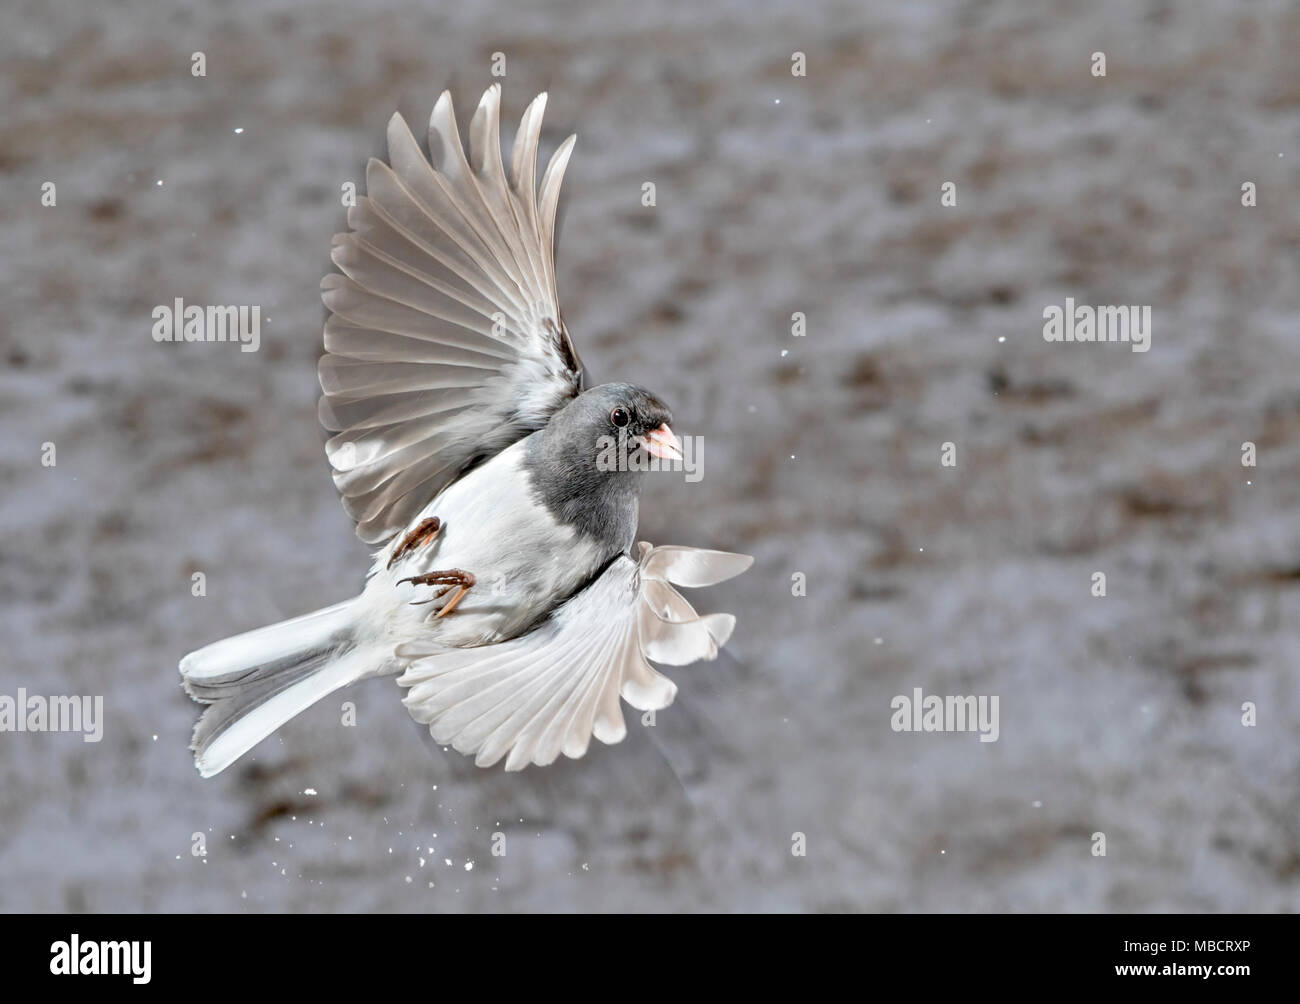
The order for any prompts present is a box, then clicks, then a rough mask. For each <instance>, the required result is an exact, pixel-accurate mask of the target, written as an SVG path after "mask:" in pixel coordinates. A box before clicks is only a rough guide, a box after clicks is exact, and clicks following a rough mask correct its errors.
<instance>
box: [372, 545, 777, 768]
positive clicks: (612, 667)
mask: <svg viewBox="0 0 1300 1004" xmlns="http://www.w3.org/2000/svg"><path fill="white" fill-rule="evenodd" d="M637 546H638V548H639V549H640V560H639V561H634V560H633V559H632V558H630V557H628V556H626V555H622V556H620V557H618V558H617V559H615V560H614V562H613V563H612V564H611V565H609V567H608V568H606V569H605V571H604V572H603V573H601V574H600V575H599V576H598V577H597V578H596V579H595V580H593V581H592V583H591V584H590V585H589V586H587V587H586V588H585V589H584V590H582V592H580V593H578V594H577V595H576V596H574V597H572V598H571V599H569V600H568V601H567V602H565V603H564V604H562V605H561V606H560V607H559V608H557V609H556V611H555V612H554V613H553V614H552V615H551V616H550V617H549V618H548V619H547V620H546V621H544V622H543V623H542V624H540V625H539V626H538V627H536V628H534V629H533V630H532V631H529V632H528V633H527V634H525V635H522V636H520V637H519V638H515V639H512V640H511V641H507V642H502V643H500V644H497V645H485V646H483V647H481V648H468V649H454V648H444V647H440V646H437V645H435V644H433V643H431V642H423V641H420V642H411V643H408V644H405V645H402V646H400V647H399V648H398V649H397V656H398V658H399V659H400V660H401V661H402V662H403V663H404V664H405V672H404V673H403V674H402V675H401V676H400V677H398V680H397V682H398V683H399V684H400V685H402V686H404V687H408V688H410V689H409V690H408V692H407V694H406V696H405V697H403V698H402V703H403V704H405V705H406V707H407V710H409V711H410V712H411V716H412V717H413V718H414V719H415V720H416V721H417V722H422V723H425V724H427V725H428V726H429V731H430V732H432V733H433V737H434V739H435V740H436V741H438V742H439V743H447V744H449V745H451V746H453V747H454V748H455V749H456V750H458V751H459V752H461V753H470V754H474V758H475V759H474V762H475V763H477V764H478V765H479V766H480V767H490V766H491V765H492V764H494V763H496V762H497V761H498V760H500V759H501V758H502V757H503V756H504V757H506V770H522V769H523V768H524V767H526V766H527V765H528V764H529V763H535V764H538V765H545V764H549V763H551V762H553V761H554V760H555V758H556V757H558V756H559V755H560V754H561V753H563V754H564V755H565V756H568V757H574V758H577V757H580V756H582V755H583V754H584V753H586V752H587V745H588V743H589V742H590V741H591V737H592V735H595V737H596V738H597V739H599V740H600V741H601V742H603V743H616V742H619V741H620V740H622V738H623V737H624V736H625V735H626V734H627V727H626V725H625V724H624V723H623V713H622V710H621V708H620V706H619V697H620V696H622V698H623V699H624V700H626V701H627V702H628V703H629V704H630V705H632V707H634V708H637V709H639V710H642V711H648V710H650V709H658V708H666V707H667V706H668V705H669V704H671V703H672V700H673V697H674V696H675V695H676V693H677V687H676V686H675V685H674V684H673V682H672V681H671V680H669V679H668V678H667V677H665V676H663V675H661V674H660V673H658V672H657V671H656V670H655V669H653V668H652V667H651V666H650V664H649V662H648V661H647V660H653V661H654V662H658V663H663V664H665V665H669V666H682V665H685V664H686V663H688V662H694V661H695V660H697V659H713V658H715V657H716V656H717V654H718V649H719V648H721V647H722V646H723V645H725V644H726V642H727V639H728V638H729V637H730V636H731V630H732V628H733V627H734V626H735V623H736V619H735V618H734V617H733V616H732V615H731V614H709V615H707V616H705V617H700V616H698V615H697V614H696V613H695V610H694V609H693V608H692V607H691V605H690V603H688V602H687V601H686V599H685V598H684V597H683V596H682V595H681V594H680V593H679V592H677V590H675V589H674V588H673V587H672V583H676V584H677V585H679V586H691V587H694V586H710V585H713V584H715V583H718V582H722V581H723V580H725V579H729V578H731V577H732V576H734V575H739V574H740V573H741V572H743V571H744V570H745V569H746V568H748V567H749V566H750V565H751V564H752V563H753V561H754V559H753V558H751V557H749V556H748V555H744V554H728V553H727V552H725V551H702V550H698V549H696V548H692V547H651V546H650V545H649V544H647V543H644V542H642V543H640V544H638V545H637Z"/></svg>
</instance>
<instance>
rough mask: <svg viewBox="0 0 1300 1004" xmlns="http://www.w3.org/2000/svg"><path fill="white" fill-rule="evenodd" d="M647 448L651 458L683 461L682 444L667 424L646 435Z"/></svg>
mask: <svg viewBox="0 0 1300 1004" xmlns="http://www.w3.org/2000/svg"><path fill="white" fill-rule="evenodd" d="M645 448H646V452H647V453H649V454H650V456H652V457H658V458H659V459H660V460H681V459H682V442H681V440H680V439H678V438H677V437H676V436H674V435H673V430H672V429H670V428H668V425H667V423H664V424H663V425H661V426H659V428H657V429H655V430H654V431H652V432H649V433H647V434H646V437H645Z"/></svg>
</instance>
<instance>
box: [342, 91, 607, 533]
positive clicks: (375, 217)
mask: <svg viewBox="0 0 1300 1004" xmlns="http://www.w3.org/2000/svg"><path fill="white" fill-rule="evenodd" d="M545 107H546V95H545V94H541V95H538V97H537V98H535V99H534V100H533V102H532V104H530V105H529V106H528V109H527V111H525V112H524V116H523V120H522V121H521V122H520V124H519V131H518V133H517V134H516V137H515V144H514V150H513V153H512V156H511V164H510V175H509V179H507V177H506V173H505V168H504V165H503V164H502V160H501V140H500V126H499V120H500V113H501V89H500V86H499V85H497V84H493V85H492V86H491V87H490V88H489V89H488V91H487V93H485V94H484V95H483V100H482V101H480V102H479V106H478V111H476V112H475V113H474V118H473V121H472V122H471V124H470V156H469V160H468V161H467V160H466V159H465V153H464V150H463V149H462V147H461V141H460V134H459V133H458V132H457V130H456V119H455V116H454V114H453V111H452V105H451V96H450V95H449V94H448V93H446V92H444V93H443V95H442V97H440V98H439V99H438V103H437V105H435V106H434V109H433V114H432V116H431V117H430V119H429V150H430V159H426V158H425V156H424V153H423V152H422V151H421V150H420V147H419V145H418V144H417V143H416V141H415V138H414V137H413V136H412V135H411V131H410V129H409V128H408V127H407V125H406V122H405V120H404V119H403V118H402V117H401V116H400V115H394V116H393V117H392V119H391V120H390V121H389V123H388V157H389V163H388V164H385V163H384V162H383V161H381V160H377V159H374V158H372V159H371V160H370V163H369V164H368V165H367V166H366V195H365V196H364V197H362V198H359V199H358V200H357V204H356V205H355V206H353V207H352V208H351V209H349V211H348V226H349V227H350V228H351V229H350V232H349V233H344V234H337V235H335V237H334V246H333V252H332V255H331V257H332V258H333V261H334V264H335V265H337V266H338V268H339V269H340V270H341V271H342V273H343V274H342V275H339V274H337V273H331V274H330V275H327V276H326V277H325V278H324V279H323V280H322V281H321V290H322V294H321V295H322V299H324V301H325V305H326V307H328V308H329V310H330V317H329V319H328V320H327V321H326V322H325V349H326V352H325V355H324V356H322V357H321V360H320V365H319V373H320V382H321V389H322V390H323V391H324V392H325V393H324V396H323V397H322V398H321V400H320V409H319V410H320V420H321V424H322V425H324V426H325V428H326V429H329V430H331V431H334V432H336V433H337V435H335V436H333V437H332V438H331V439H330V440H329V442H328V443H327V444H326V447H325V450H326V454H327V455H328V457H329V460H330V464H331V466H332V467H333V468H334V483H335V484H336V485H337V486H338V489H339V491H340V492H341V493H342V495H343V507H344V508H345V509H346V510H347V511H348V514H349V515H350V516H351V517H352V518H353V519H354V520H356V523H357V535H358V536H359V537H360V538H361V539H362V540H364V541H366V542H368V543H380V542H382V541H384V540H387V539H388V538H389V537H391V536H393V535H394V534H395V533H397V532H398V531H400V530H402V529H403V528H405V527H406V525H407V524H408V523H409V522H410V520H411V519H412V518H413V517H414V516H415V515H416V513H418V512H419V510H420V509H421V508H422V507H423V506H424V505H425V504H426V503H428V501H429V500H430V499H431V498H432V497H433V496H434V495H435V494H437V493H438V492H439V491H441V490H442V489H443V488H444V487H446V486H447V485H448V484H450V483H451V482H452V481H454V480H456V478H458V477H459V476H460V475H461V474H463V473H464V472H465V471H466V470H468V469H469V468H470V467H472V466H474V465H475V464H477V463H479V462H480V461H482V460H484V459H487V458H488V457H490V456H492V455H493V454H495V453H497V452H499V451H500V450H502V449H504V448H505V447H507V446H509V445H510V444H511V443H513V442H515V441H516V440H518V439H520V438H522V437H523V436H525V435H527V434H528V433H529V432H532V431H533V430H534V429H538V428H541V427H542V426H543V425H545V424H546V421H547V419H548V417H549V416H550V415H551V414H552V413H553V412H554V411H556V410H557V409H559V408H560V407H562V406H563V405H564V404H565V403H566V402H567V401H568V400H569V399H570V398H572V397H574V396H575V395H576V394H577V393H578V392H579V391H580V389H581V385H582V366H581V363H580V362H579V360H578V356H577V354H576V352H575V351H574V349H573V344H572V342H571V341H570V340H569V335H568V332H567V331H566V330H565V327H564V321H563V320H562V319H561V317H560V308H559V305H558V303H557V299H556V290H555V260H554V236H555V210H556V206H557V204H558V201H559V193H560V181H561V179H562V178H563V176H564V169H565V167H566V166H567V164H568V162H569V154H570V152H571V151H572V150H573V143H574V140H575V137H573V136H570V137H569V138H568V139H567V140H565V141H564V143H563V144H561V146H560V148H559V149H558V150H557V151H556V152H555V155H554V156H553V157H552V158H551V161H550V164H549V165H548V166H547V168H546V171H545V173H544V174H543V176H542V183H541V190H540V193H539V192H538V191H536V189H535V185H534V175H535V171H536V165H537V147H538V142H539V139H540V136H541V128H542V112H543V110H544V109H545ZM430 160H431V161H432V162H430Z"/></svg>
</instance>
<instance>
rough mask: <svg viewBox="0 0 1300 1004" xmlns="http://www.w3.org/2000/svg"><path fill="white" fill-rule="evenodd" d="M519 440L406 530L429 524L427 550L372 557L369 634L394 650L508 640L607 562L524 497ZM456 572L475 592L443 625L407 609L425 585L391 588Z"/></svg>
mask: <svg viewBox="0 0 1300 1004" xmlns="http://www.w3.org/2000/svg"><path fill="white" fill-rule="evenodd" d="M525 448H526V447H525V444H524V442H523V441H521V442H519V443H516V444H514V445H513V446H511V447H509V448H508V449H506V450H504V451H502V452H501V453H500V454H498V455H497V456H496V457H494V458H492V459H491V460H490V461H488V462H487V463H485V464H484V465H483V466H481V467H478V468H476V469H475V470H474V471H472V472H470V473H469V474H468V475H466V476H465V477H463V478H461V479H460V480H459V481H457V482H456V483H454V484H452V485H450V486H448V488H447V489H446V490H445V491H443V493H442V494H441V495H439V496H438V497H437V498H436V499H434V500H433V501H432V502H430V503H429V505H427V506H426V507H425V508H424V509H423V510H422V511H421V512H420V514H419V515H418V516H417V517H416V518H415V519H414V520H413V521H412V523H411V525H412V526H415V525H418V524H419V523H420V522H421V521H422V520H424V519H426V518H428V517H430V516H437V517H438V519H439V520H441V522H442V528H441V531H440V532H439V534H438V536H437V538H436V539H435V540H434V541H433V542H432V543H430V544H428V545H427V546H426V547H423V548H421V549H419V550H418V551H416V552H413V553H410V554H408V555H407V556H406V557H404V558H403V559H401V560H399V561H398V562H397V563H396V564H394V565H393V567H392V568H391V569H387V568H386V567H385V566H386V565H387V564H388V560H389V558H390V556H391V555H392V552H393V549H394V548H395V547H396V546H397V545H398V543H399V542H400V540H401V538H402V537H404V536H405V534H402V535H401V536H399V537H398V538H397V539H396V540H394V541H391V542H390V543H389V545H388V546H386V547H384V548H383V550H381V551H380V552H378V553H377V554H376V556H375V564H374V566H373V567H372V569H371V579H370V582H369V583H368V584H367V586H366V592H365V595H366V600H367V602H368V603H370V604H371V605H372V611H373V614H374V615H375V616H374V617H372V618H371V620H372V622H374V623H375V625H376V628H377V629H379V630H380V631H382V633H384V634H388V635H390V636H392V638H391V640H392V641H393V642H394V644H400V643H401V642H402V641H409V640H412V639H414V638H416V637H426V638H427V637H430V635H431V636H432V638H433V640H436V641H438V642H440V643H442V644H446V645H453V646H457V647H463V646H467V645H482V644H487V643H490V642H495V641H502V640H504V639H506V638H513V637H515V636H516V635H518V634H519V633H520V632H522V631H523V630H524V629H526V628H527V627H529V626H531V625H532V624H533V623H534V622H535V621H536V620H537V619H538V618H540V617H541V616H543V615H544V614H546V613H547V612H549V611H550V609H551V608H552V607H553V606H554V605H555V604H556V603H557V602H558V601H560V600H562V599H564V598H566V597H567V596H568V595H569V594H571V593H572V592H573V590H575V589H576V588H578V587H579V586H580V585H582V584H583V583H584V582H586V581H587V579H589V578H590V577H591V576H592V575H593V574H594V573H595V572H596V571H597V570H598V569H599V568H600V567H601V566H603V565H604V563H605V562H606V561H607V560H608V558H609V557H610V555H609V554H607V553H606V548H605V547H604V545H602V544H600V543H598V542H595V541H591V540H589V539H588V538H585V537H582V536H580V535H579V534H578V533H577V531H576V530H574V529H573V528H571V527H568V526H563V525H561V524H560V523H559V522H557V521H556V519H555V517H553V516H552V515H551V514H550V512H549V511H548V510H547V509H546V507H545V506H543V505H542V504H541V502H540V501H538V500H537V499H536V498H535V497H534V495H533V493H532V492H531V490H530V487H529V485H530V481H529V477H528V474H527V471H526V470H525V469H524V467H523V463H522V462H523V457H524V450H525ZM453 568H457V569H461V570H463V571H467V572H470V573H472V574H473V575H474V577H475V580H476V582H475V585H474V587H473V588H472V589H471V590H470V591H469V593H468V594H467V595H466V596H465V597H464V598H463V599H462V600H461V602H460V603H459V604H458V605H457V606H456V609H455V610H454V611H452V613H451V614H449V615H448V616H446V617H443V618H436V619H435V618H433V617H432V613H433V612H434V610H435V609H436V605H435V606H434V607H430V606H427V605H425V606H412V605H411V604H412V603H414V602H416V601H419V600H426V599H430V598H432V597H433V596H434V594H435V593H436V592H437V590H436V588H435V587H432V586H416V585H413V584H411V583H409V582H406V583H401V584H399V580H401V579H406V578H409V577H411V576H413V575H420V574H422V573H424V572H431V571H435V570H439V571H441V570H448V569H453Z"/></svg>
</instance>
